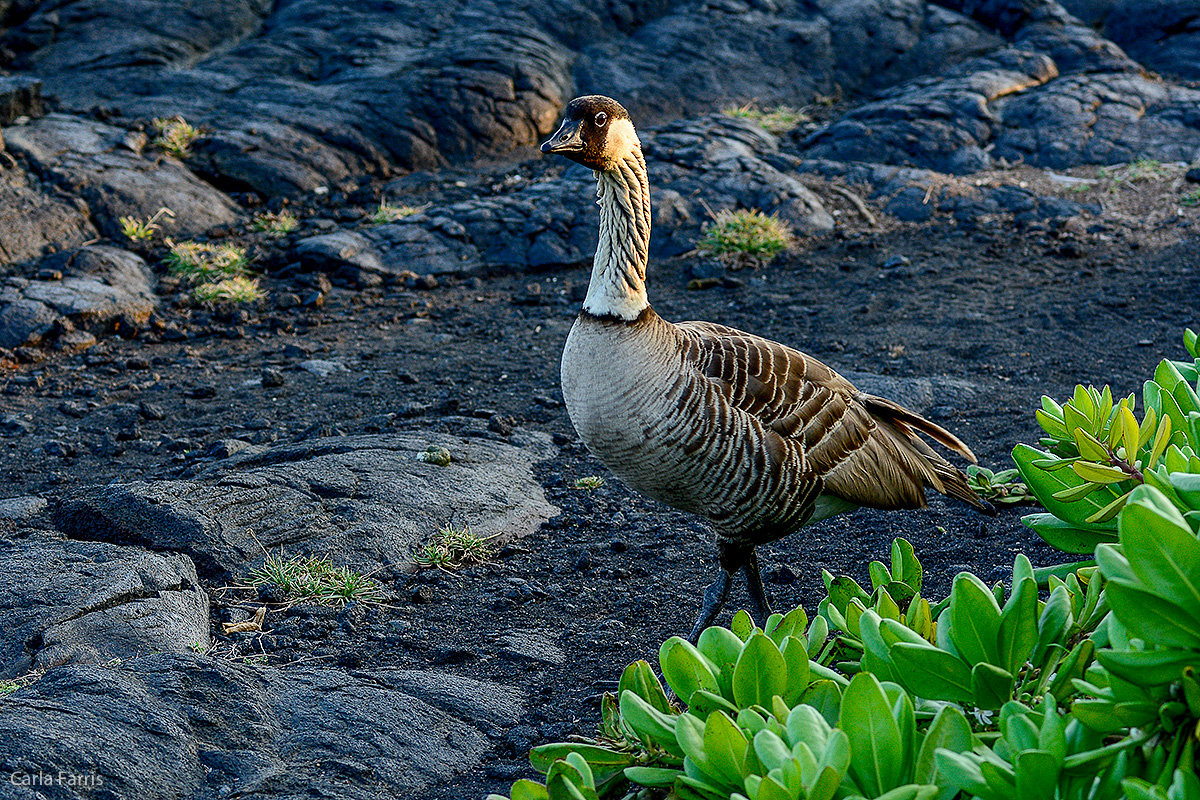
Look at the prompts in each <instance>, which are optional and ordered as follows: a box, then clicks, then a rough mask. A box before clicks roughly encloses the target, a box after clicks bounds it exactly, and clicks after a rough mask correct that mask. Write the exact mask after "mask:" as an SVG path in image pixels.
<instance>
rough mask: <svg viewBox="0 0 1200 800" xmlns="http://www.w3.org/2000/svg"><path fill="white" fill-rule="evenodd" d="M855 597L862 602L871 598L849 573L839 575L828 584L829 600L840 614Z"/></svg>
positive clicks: (844, 612) (844, 613) (844, 611)
mask: <svg viewBox="0 0 1200 800" xmlns="http://www.w3.org/2000/svg"><path fill="white" fill-rule="evenodd" d="M856 597H857V598H858V599H859V600H861V601H862V602H863V603H866V602H867V601H868V600H870V598H871V596H870V595H869V594H867V593H866V592H865V591H864V590H863V588H862V587H861V586H859V585H858V583H857V582H856V581H855V580H854V579H853V578H851V577H850V576H849V575H839V576H837V577H836V578H834V579H833V580H832V582H831V583H830V584H829V602H830V603H832V604H833V607H834V608H836V609H837V610H838V611H840V612H841V613H842V616H845V615H846V607H847V606H848V605H850V601H851V600H852V599H854V598H856Z"/></svg>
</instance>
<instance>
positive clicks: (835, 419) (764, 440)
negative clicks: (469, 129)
mask: <svg viewBox="0 0 1200 800" xmlns="http://www.w3.org/2000/svg"><path fill="white" fill-rule="evenodd" d="M541 149H542V152H544V153H558V154H560V155H563V156H565V157H566V158H568V159H570V160H572V161H575V162H578V163H580V164H583V165H584V166H586V167H590V168H591V169H593V170H595V173H596V179H597V182H598V187H597V190H596V193H597V196H598V197H599V200H598V204H599V205H600V240H599V245H598V246H597V248H596V256H595V260H594V262H593V265H592V275H591V282H590V283H589V285H588V290H587V295H586V297H585V299H584V301H583V309H582V310H581V311H580V312H579V316H578V318H577V319H576V320H575V324H574V326H573V327H572V328H571V333H570V335H569V336H568V337H567V343H566V347H565V348H564V350H563V355H562V390H563V398H564V399H565V400H566V406H567V412H568V414H569V415H570V418H571V422H572V424H573V425H574V426H575V430H576V431H577V432H578V433H579V436H580V438H581V439H582V440H583V442H584V444H586V445H587V447H588V449H589V450H590V451H591V452H592V453H593V454H594V455H595V456H596V457H598V458H599V459H600V461H602V462H603V463H604V464H605V466H607V467H608V468H609V469H610V470H612V472H613V473H615V474H616V475H617V476H618V477H619V478H621V479H622V480H623V481H624V482H625V483H627V484H628V485H629V486H631V487H633V488H634V489H636V490H637V491H639V492H641V493H642V494H644V495H647V496H649V497H652V498H654V499H656V500H659V501H661V502H664V503H666V504H667V505H670V506H674V507H675V508H678V509H681V510H683V511H688V512H691V513H693V514H697V515H699V516H701V517H704V518H705V519H708V520H709V521H710V522H711V523H712V524H713V526H714V527H715V529H716V533H717V548H718V554H719V558H718V561H719V564H720V573H719V575H718V576H717V579H716V580H715V581H714V582H713V583H712V585H711V586H709V587H708V589H707V590H706V591H705V595H704V604H703V609H702V611H701V613H700V617H699V619H698V620H697V621H696V625H695V627H694V628H693V629H692V632H691V636H690V637H689V638H690V639H691V641H692V642H693V643H694V642H695V641H696V640H697V639H698V638H699V636H700V633H701V632H702V631H703V630H704V629H705V628H706V627H708V626H709V625H711V624H712V623H713V621H714V620H715V619H716V616H717V614H718V613H719V612H720V610H721V607H722V606H723V605H724V603H725V599H726V598H727V596H728V594H729V589H730V582H731V579H732V576H733V573H735V572H737V571H738V570H744V572H745V575H746V582H747V588H748V590H749V593H750V604H751V609H750V611H751V615H752V616H753V617H754V618H755V621H756V622H757V623H758V624H759V625H762V624H763V622H764V621H765V620H766V617H767V615H768V614H769V613H770V608H769V606H768V604H767V599H766V595H765V592H764V590H763V585H762V579H761V577H760V575H759V566H758V558H757V556H756V555H755V552H754V548H755V546H756V545H759V544H763V543H765V542H771V541H774V540H776V539H779V538H781V537H783V536H786V535H788V534H790V533H793V532H795V531H796V530H798V529H799V528H801V527H802V526H804V525H809V524H811V523H814V522H817V521H818V520H822V519H826V518H828V517H831V516H833V515H835V514H840V513H842V512H844V511H850V510H852V509H854V508H856V507H858V506H868V507H871V508H882V509H898V508H918V507H921V506H924V505H925V489H926V488H932V489H935V490H936V491H938V492H941V493H942V494H945V495H948V496H950V497H955V498H958V499H960V500H964V501H966V502H967V503H970V504H971V505H973V506H975V507H976V508H979V509H984V510H986V509H987V508H988V506H987V504H986V503H984V502H983V501H982V500H981V499H980V498H979V497H978V496H977V495H976V494H975V493H974V492H973V491H972V490H971V489H970V487H969V486H968V485H967V481H966V476H965V475H963V473H962V472H961V471H959V470H958V469H957V468H955V467H954V466H952V465H951V464H950V463H948V462H947V461H946V460H945V459H943V458H942V457H941V456H939V455H938V454H937V453H935V452H934V451H933V450H932V448H930V447H929V445H928V444H926V443H925V441H924V440H923V439H921V438H919V437H918V436H917V433H916V432H918V431H919V432H921V433H923V434H925V435H927V436H929V437H930V438H932V439H933V440H934V441H936V442H939V443H940V444H942V445H944V446H946V447H947V448H949V449H950V450H953V451H955V452H957V453H959V454H960V455H962V456H963V457H965V458H967V459H969V460H970V461H974V460H975V456H974V455H973V454H972V453H971V451H970V449H969V448H968V447H967V446H966V445H965V444H963V443H962V442H961V441H960V440H959V439H958V438H957V437H955V436H954V435H953V434H951V433H950V432H948V431H946V430H944V429H942V428H941V427H939V426H937V425H935V424H933V423H932V422H929V421H928V420H925V419H923V418H921V417H919V416H917V415H916V414H914V413H912V412H911V411H908V410H907V409H905V408H903V407H901V406H899V405H897V404H896V403H893V402H892V401H890V400H885V399H884V398H882V397H874V396H872V395H869V394H865V393H863V392H860V391H858V390H857V389H855V388H854V386H853V384H851V383H850V382H849V381H847V380H846V379H845V378H843V377H841V376H840V375H838V374H837V373H836V372H834V371H833V370H831V369H830V368H829V367H827V366H825V365H824V364H822V363H821V362H820V361H817V360H816V359H815V358H812V357H811V356H807V355H805V354H804V353H801V352H799V351H797V350H793V349H791V348H790V347H786V346H784V345H782V344H778V343H776V342H772V341H769V340H767V339H763V338H760V337H758V336H754V335H751V334H748V333H743V332H741V331H738V330H734V329H732V328H726V327H724V326H722V325H715V324H713V323H709V322H680V323H671V322H667V321H666V320H664V319H662V318H661V317H659V316H658V315H657V314H655V313H654V310H653V309H652V308H651V307H650V304H649V303H648V302H647V300H646V264H647V261H648V255H649V243H650V191H649V186H648V182H647V177H646V162H645V160H644V159H643V158H642V151H641V144H640V143H639V141H638V137H637V133H636V132H635V131H634V128H633V123H632V121H631V120H630V118H629V114H628V113H627V112H626V111H625V109H624V108H623V107H622V106H621V105H620V104H619V103H617V102H616V101H615V100H612V99H611V98H608V97H603V96H599V95H592V96H587V97H579V98H576V99H575V100H572V101H571V103H570V104H569V105H568V106H567V109H566V114H565V119H564V121H563V123H562V126H561V127H560V128H559V129H558V131H557V132H556V133H555V134H554V135H553V136H552V137H551V138H550V139H549V140H548V141H547V142H546V143H545V144H543V145H542V148H541Z"/></svg>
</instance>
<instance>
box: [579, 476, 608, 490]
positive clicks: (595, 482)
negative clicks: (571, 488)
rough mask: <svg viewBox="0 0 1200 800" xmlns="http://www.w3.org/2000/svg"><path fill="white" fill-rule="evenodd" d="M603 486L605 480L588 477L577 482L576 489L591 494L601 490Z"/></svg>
mask: <svg viewBox="0 0 1200 800" xmlns="http://www.w3.org/2000/svg"><path fill="white" fill-rule="evenodd" d="M603 485H604V478H601V477H600V476H599V475H588V476H586V477H583V478H579V479H578V480H577V481H575V488H576V489H583V490H586V491H589V492H590V491H593V490H595V489H599V488H600V487H601V486H603Z"/></svg>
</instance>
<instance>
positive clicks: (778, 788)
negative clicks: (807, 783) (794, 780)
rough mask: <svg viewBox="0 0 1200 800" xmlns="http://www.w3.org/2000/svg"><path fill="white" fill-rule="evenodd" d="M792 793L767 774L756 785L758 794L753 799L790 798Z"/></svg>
mask: <svg viewBox="0 0 1200 800" xmlns="http://www.w3.org/2000/svg"><path fill="white" fill-rule="evenodd" d="M792 799H793V795H792V793H791V792H789V791H788V789H787V787H786V786H784V785H783V784H781V783H780V782H779V781H777V780H775V778H773V777H772V776H770V775H768V776H766V777H765V778H763V781H762V783H761V784H760V785H759V787H758V796H757V797H756V798H755V800H792Z"/></svg>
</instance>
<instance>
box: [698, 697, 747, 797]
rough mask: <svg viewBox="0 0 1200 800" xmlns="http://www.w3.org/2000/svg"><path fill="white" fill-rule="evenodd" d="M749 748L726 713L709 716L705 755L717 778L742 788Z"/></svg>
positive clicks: (706, 723)
mask: <svg viewBox="0 0 1200 800" xmlns="http://www.w3.org/2000/svg"><path fill="white" fill-rule="evenodd" d="M748 746H749V742H748V741H747V739H746V737H745V735H744V734H743V733H742V732H741V730H740V729H739V728H738V726H737V725H736V724H735V723H734V721H733V720H731V719H730V718H729V717H728V715H726V714H725V712H723V711H716V712H714V713H712V714H710V715H709V717H708V719H707V720H706V721H705V723H704V754H705V755H706V756H707V757H708V765H709V766H710V767H711V768H712V770H713V771H715V773H716V774H717V776H718V777H721V778H723V779H724V780H725V781H726V782H728V783H729V784H730V785H731V786H734V787H737V788H741V786H742V779H743V778H745V771H744V767H745V764H746V748H747V747H748Z"/></svg>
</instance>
